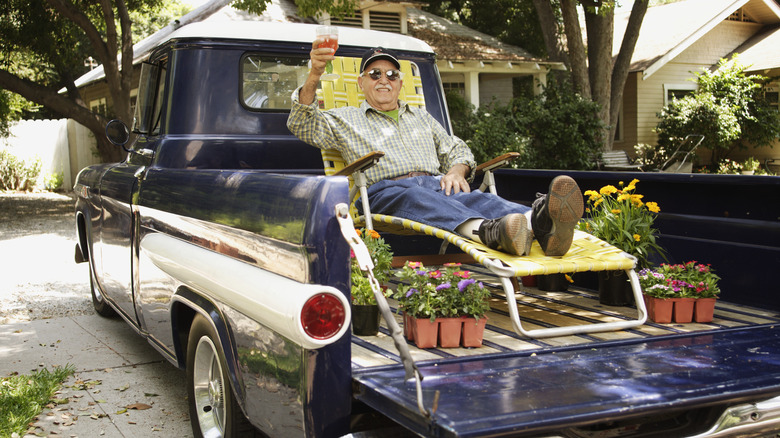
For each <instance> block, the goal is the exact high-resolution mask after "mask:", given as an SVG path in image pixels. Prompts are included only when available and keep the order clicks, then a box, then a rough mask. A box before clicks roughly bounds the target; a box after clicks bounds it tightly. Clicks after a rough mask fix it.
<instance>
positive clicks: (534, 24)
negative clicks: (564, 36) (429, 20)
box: [423, 0, 559, 57]
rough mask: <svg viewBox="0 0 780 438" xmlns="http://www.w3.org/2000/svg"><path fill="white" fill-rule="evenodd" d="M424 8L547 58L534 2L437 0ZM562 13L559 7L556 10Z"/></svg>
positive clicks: (511, 0)
mask: <svg viewBox="0 0 780 438" xmlns="http://www.w3.org/2000/svg"><path fill="white" fill-rule="evenodd" d="M426 4H427V6H425V7H423V9H424V10H425V11H427V12H430V13H433V14H436V15H438V16H441V17H445V18H447V19H450V20H452V21H454V22H456V23H458V24H462V25H464V26H467V27H470V28H472V29H474V30H477V31H480V32H483V33H486V34H488V35H491V36H494V37H496V38H498V39H499V40H501V41H502V42H504V43H506V44H512V45H515V46H517V47H522V48H523V49H525V50H528V51H529V52H531V53H533V54H534V55H537V56H540V57H544V56H546V55H547V49H546V47H545V45H544V37H543V35H542V29H541V25H540V23H539V18H538V16H537V14H536V9H535V7H534V4H533V2H529V1H523V2H519V1H517V0H433V1H427V2H426ZM553 9H554V11H556V12H559V9H558V8H553Z"/></svg>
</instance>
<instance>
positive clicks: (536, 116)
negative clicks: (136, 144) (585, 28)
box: [448, 81, 602, 170]
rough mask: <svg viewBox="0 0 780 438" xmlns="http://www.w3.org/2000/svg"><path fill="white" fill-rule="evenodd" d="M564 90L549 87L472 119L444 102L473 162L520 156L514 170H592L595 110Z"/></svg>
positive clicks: (597, 145) (466, 110) (597, 125)
mask: <svg viewBox="0 0 780 438" xmlns="http://www.w3.org/2000/svg"><path fill="white" fill-rule="evenodd" d="M569 89H570V88H567V87H566V86H565V85H563V84H558V83H556V82H554V81H551V82H550V83H549V84H548V86H547V88H546V89H545V91H544V93H543V94H541V95H539V96H532V97H524V98H517V99H514V100H513V101H512V102H511V103H510V104H508V105H501V104H498V103H493V104H492V105H489V106H487V107H480V108H479V109H478V110H477V111H476V113H473V112H472V108H473V107H470V106H469V105H463V104H461V103H460V102H458V100H457V99H452V98H451V97H449V96H448V105H449V109H450V115H451V117H452V120H453V129H454V131H455V133H456V135H458V136H459V137H461V138H462V139H463V140H465V141H466V142H467V143H468V144H469V146H470V147H471V150H472V152H473V153H474V156H475V157H476V159H477V162H484V161H487V160H489V159H492V158H495V157H496V156H498V155H500V154H502V153H505V152H508V151H516V152H520V153H521V154H522V156H521V158H520V159H519V160H517V161H516V162H515V163H514V164H513V165H514V166H516V167H525V168H534V169H586V170H587V169H592V168H593V167H594V164H595V163H594V161H595V160H594V157H596V156H598V154H599V153H600V152H601V142H600V141H599V138H598V136H599V132H600V129H601V126H602V123H601V121H600V120H599V118H598V115H597V108H598V106H597V104H595V103H593V102H591V101H589V100H586V99H583V98H582V97H581V96H579V95H577V94H573V93H571V92H569V91H568V90H569ZM461 100H462V99H461Z"/></svg>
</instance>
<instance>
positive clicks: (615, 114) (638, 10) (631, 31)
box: [607, 0, 649, 150]
mask: <svg viewBox="0 0 780 438" xmlns="http://www.w3.org/2000/svg"><path fill="white" fill-rule="evenodd" d="M648 3H649V0H636V1H634V6H633V7H632V8H631V15H630V16H629V18H628V25H627V26H626V33H625V34H624V35H623V42H622V43H621V45H620V52H619V53H618V56H617V58H616V59H615V65H614V67H613V68H612V93H611V94H612V96H611V98H610V105H609V108H610V111H609V120H610V123H609V125H610V130H609V136H608V137H607V138H608V140H609V141H608V142H607V150H612V144H613V142H614V139H615V134H616V133H617V125H618V119H619V117H620V107H621V105H622V103H623V90H624V89H625V87H626V78H627V77H628V71H629V68H630V67H631V57H632V55H633V53H634V48H635V47H636V42H637V40H638V39H639V30H640V29H641V27H642V20H643V19H644V17H645V13H646V12H647V6H648Z"/></svg>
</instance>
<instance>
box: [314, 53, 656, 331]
mask: <svg viewBox="0 0 780 438" xmlns="http://www.w3.org/2000/svg"><path fill="white" fill-rule="evenodd" d="M400 63H401V71H402V72H403V73H404V86H403V89H402V91H401V96H400V98H401V99H402V100H404V101H406V102H407V103H408V104H409V105H412V106H416V107H420V106H422V107H424V105H425V100H424V96H423V92H422V81H421V79H420V76H419V74H418V71H417V69H416V67H415V66H414V65H413V64H412V63H411V62H409V61H407V60H402V61H400ZM359 65H360V59H359V58H350V57H337V58H336V60H335V61H334V62H333V67H334V72H336V73H338V74H339V76H340V77H339V79H337V80H335V81H323V82H322V90H321V91H318V99H319V100H320V102H321V107H322V108H325V109H330V108H334V107H341V106H346V105H351V106H359V105H360V103H361V102H362V101H363V100H364V97H363V93H362V92H361V91H360V89H359V88H358V85H357V77H358V69H359ZM383 155H384V153H382V152H375V153H372V154H368V155H367V156H365V157H363V158H361V159H360V160H358V161H356V162H354V163H351V164H350V165H348V166H347V165H346V163H345V162H344V160H343V159H342V157H341V153H339V152H338V151H336V150H323V151H322V157H323V162H324V167H325V174H326V175H329V176H330V175H343V176H348V177H350V179H351V189H350V199H351V200H352V201H354V200H355V199H356V198H357V197H358V196H360V198H361V201H362V203H363V204H362V205H363V211H364V212H366V214H364V215H363V216H359V215H358V212H357V208H355V206H354V202H352V203H351V206H350V215H351V216H352V219H353V221H354V222H355V223H356V224H364V226H365V227H366V228H369V229H371V228H374V227H376V228H377V229H379V230H381V231H384V232H391V233H400V234H410V233H417V234H426V235H429V236H434V237H436V238H439V239H441V240H443V241H444V242H445V244H446V243H450V244H453V245H455V246H457V247H458V248H460V249H461V250H462V251H463V252H464V253H466V254H468V255H469V256H471V257H472V258H473V259H474V260H476V261H477V262H478V263H480V264H482V265H483V266H485V267H486V268H488V269H489V270H490V271H491V272H493V273H494V274H496V275H497V276H498V277H499V279H500V281H501V285H502V287H503V289H504V292H505V295H506V301H507V305H508V307H509V313H510V316H511V319H512V324H513V326H514V329H515V331H517V332H518V333H519V334H522V335H525V336H529V337H548V336H565V335H573V334H582V333H595V332H605V331H613V330H623V329H628V328H632V327H637V326H640V325H642V324H644V323H645V321H646V319H647V314H646V310H645V305H644V300H643V299H642V294H641V289H640V286H639V279H638V277H637V275H636V273H635V271H634V268H635V266H636V259H635V258H634V257H632V256H630V255H628V254H626V253H624V252H622V251H621V250H619V249H618V248H615V247H614V246H611V245H609V244H607V243H606V242H604V241H602V240H599V239H597V238H596V237H594V236H592V235H590V234H587V233H584V232H581V231H576V232H575V236H574V242H573V243H572V246H571V249H570V250H569V252H568V253H567V254H566V255H564V256H563V257H548V256H545V255H544V252H543V251H542V249H541V247H540V246H539V243H538V242H536V241H534V243H533V245H532V247H531V251H530V254H529V255H527V256H514V255H510V254H506V253H503V252H500V251H496V250H493V249H490V248H488V247H486V246H485V245H482V244H480V243H477V242H475V241H472V240H469V239H467V238H464V237H462V236H460V235H458V234H455V233H452V232H449V231H446V230H443V229H440V228H436V227H432V226H429V225H425V224H422V223H419V222H415V221H412V220H409V219H405V218H401V217H394V216H388V215H384V214H372V213H370V211H371V210H370V206H369V205H368V201H367V199H368V196H367V193H366V188H367V180H366V176H365V174H364V173H363V171H364V170H365V169H367V168H369V167H371V166H372V165H374V164H376V163H377V162H378V160H380V159H381V157H382V156H383ZM516 155H518V154H507V155H505V156H502V157H499V158H496V159H494V160H491V161H490V162H488V163H485V164H483V165H480V166H479V167H478V169H475V171H477V172H480V173H483V174H484V177H483V182H482V186H481V187H480V189H481V190H483V191H484V190H489V191H490V192H492V193H496V189H495V182H494V180H493V174H492V170H493V169H495V168H497V167H500V166H503V165H505V163H506V162H508V161H509V160H511V159H512V158H514V157H515V156H516ZM443 248H444V247H443ZM441 253H443V251H441ZM614 270H623V271H625V272H626V273H627V274H628V277H629V280H630V283H631V288H632V291H633V295H634V299H635V302H636V309H637V312H638V315H637V318H636V319H631V320H621V321H609V322H599V323H592V324H583V325H573V326H563V327H550V328H541V329H533V330H526V329H525V328H524V327H523V325H522V322H521V321H520V316H519V313H518V309H517V302H516V297H515V284H517V281H516V280H515V279H516V278H517V277H522V276H528V275H549V274H558V273H565V274H571V273H575V272H585V271H614Z"/></svg>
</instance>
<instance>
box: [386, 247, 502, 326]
mask: <svg viewBox="0 0 780 438" xmlns="http://www.w3.org/2000/svg"><path fill="white" fill-rule="evenodd" d="M396 276H398V277H399V278H400V279H401V280H402V281H403V282H404V284H401V285H399V286H398V289H397V290H396V292H395V295H394V297H395V298H396V299H397V300H398V302H399V305H400V306H401V307H402V308H403V310H404V311H405V312H406V313H407V314H408V315H410V316H413V317H415V318H430V319H431V321H433V320H434V319H436V318H449V317H457V316H471V317H473V318H476V319H479V318H481V317H482V316H484V315H485V314H486V313H487V312H488V311H489V310H490V303H489V302H488V299H489V298H490V291H489V290H488V289H486V288H485V287H484V285H483V284H482V283H481V282H479V281H477V280H476V279H474V278H472V274H471V272H469V271H464V270H462V269H461V267H460V263H448V264H446V265H444V266H443V269H428V268H425V267H424V266H423V264H422V263H420V262H406V264H405V265H404V267H403V269H402V270H401V271H399V272H397V273H396Z"/></svg>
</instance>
